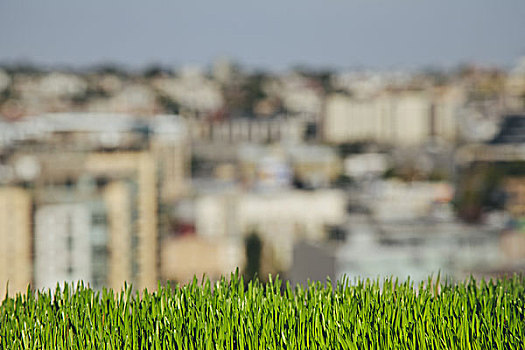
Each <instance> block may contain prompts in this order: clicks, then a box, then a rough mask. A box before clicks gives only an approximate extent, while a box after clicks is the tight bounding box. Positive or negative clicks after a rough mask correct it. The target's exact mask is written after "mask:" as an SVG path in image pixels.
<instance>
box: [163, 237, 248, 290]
mask: <svg viewBox="0 0 525 350" xmlns="http://www.w3.org/2000/svg"><path fill="white" fill-rule="evenodd" d="M161 261H162V268H161V275H162V278H163V279H165V280H171V281H176V282H181V283H186V282H189V281H191V280H192V279H193V276H197V278H199V281H200V279H201V278H202V276H203V275H204V276H206V277H208V278H210V280H212V281H214V280H218V279H220V278H221V276H225V277H227V276H229V275H230V273H231V272H234V271H235V269H236V268H239V270H240V271H242V269H243V267H244V263H245V254H244V243H243V241H242V240H231V239H230V240H228V239H221V238H215V239H213V238H212V239H210V238H205V237H195V236H193V237H181V238H168V239H166V240H164V241H163V244H162V253H161Z"/></svg>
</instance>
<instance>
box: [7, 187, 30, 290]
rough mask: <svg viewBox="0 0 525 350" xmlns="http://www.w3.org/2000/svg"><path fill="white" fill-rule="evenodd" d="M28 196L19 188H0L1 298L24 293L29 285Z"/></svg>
mask: <svg viewBox="0 0 525 350" xmlns="http://www.w3.org/2000/svg"><path fill="white" fill-rule="evenodd" d="M31 210H32V209H31V196H30V194H29V193H28V192H27V191H26V190H24V189H21V188H16V187H0V298H1V299H3V297H4V296H5V294H6V288H9V295H14V294H15V293H19V292H25V291H26V290H27V285H28V284H29V283H31V282H32V273H33V259H32V252H31V245H32V239H31V229H32V227H31V226H32V223H31Z"/></svg>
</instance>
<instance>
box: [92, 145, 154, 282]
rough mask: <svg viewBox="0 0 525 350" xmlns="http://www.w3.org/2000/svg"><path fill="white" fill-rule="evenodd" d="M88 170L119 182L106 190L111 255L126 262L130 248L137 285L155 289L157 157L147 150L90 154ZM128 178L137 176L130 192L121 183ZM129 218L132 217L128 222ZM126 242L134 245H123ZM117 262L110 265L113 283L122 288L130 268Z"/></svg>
mask: <svg viewBox="0 0 525 350" xmlns="http://www.w3.org/2000/svg"><path fill="white" fill-rule="evenodd" d="M85 169H86V171H87V172H89V173H90V174H93V175H98V176H106V177H107V178H109V179H111V178H115V181H116V182H115V183H113V182H110V184H109V186H108V188H107V189H106V193H105V198H106V202H107V205H108V213H109V215H108V225H109V236H110V237H112V238H111V239H110V242H111V244H110V251H111V254H110V255H114V257H113V259H117V256H122V257H123V259H124V261H126V259H125V257H127V254H129V253H127V251H131V254H133V255H134V258H133V259H132V261H130V262H129V263H130V264H136V271H132V274H133V275H134V278H133V281H134V286H135V287H137V288H139V289H142V288H148V289H150V290H151V289H155V288H156V286H157V278H158V263H157V251H158V245H157V239H158V232H157V183H156V175H155V174H156V167H155V162H154V159H153V158H152V156H151V155H150V154H149V153H147V152H128V153H116V154H111V153H93V154H90V155H88V157H87V159H86V163H85ZM128 177H131V178H134V179H135V181H136V189H132V190H131V191H130V190H129V189H127V188H126V185H124V184H123V183H122V182H120V181H122V180H125V179H126V178H128ZM130 186H133V185H130ZM130 192H131V193H132V195H131V196H130ZM129 204H131V208H130V205H129ZM133 207H135V208H136V209H135V210H136V220H134V219H133V218H132V215H131V213H130V210H133ZM124 212H127V213H130V216H129V217H128V216H127V215H125V214H123V213H124ZM124 215H125V216H124ZM129 218H131V220H129V221H128V219H129ZM129 228H131V230H129ZM133 233H134V235H135V239H133V236H132V235H133ZM123 242H124V243H131V244H130V245H122V243H123ZM133 261H134V262H133ZM114 263H115V264H117V265H115V266H113V267H110V271H111V272H110V278H111V279H110V284H111V287H113V288H120V286H122V284H123V283H124V281H126V280H127V281H129V280H128V278H129V275H128V273H129V269H130V267H129V266H127V267H126V266H125V265H122V262H117V261H114ZM109 265H110V266H111V263H110V264H109ZM120 273H122V275H120Z"/></svg>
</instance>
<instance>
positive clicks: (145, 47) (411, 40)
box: [0, 0, 525, 69]
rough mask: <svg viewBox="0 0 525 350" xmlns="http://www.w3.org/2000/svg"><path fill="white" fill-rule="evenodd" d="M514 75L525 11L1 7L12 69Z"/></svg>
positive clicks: (407, 5)
mask: <svg viewBox="0 0 525 350" xmlns="http://www.w3.org/2000/svg"><path fill="white" fill-rule="evenodd" d="M218 56H228V57H230V58H232V59H234V60H236V61H238V62H239V63H241V64H243V65H245V66H250V67H259V68H270V69H283V68H286V67H290V66H292V65H297V64H303V65H309V66H312V67H330V66H332V67H343V68H352V67H371V68H383V69H388V68H421V67H428V66H438V67H450V66H455V65H457V64H460V63H465V62H478V63H481V64H485V65H500V66H506V67H508V66H512V65H514V63H515V62H516V60H517V59H518V58H519V57H520V56H525V0H433V1H429V0H263V1H252V0H208V1H204V0H193V1H184V2H182V1H177V0H171V1H157V0H155V1H145V0H142V1H139V0H122V1H121V0H119V1H114V0H82V1H77V0H45V1H43V0H0V62H8V63H11V62H14V61H16V60H23V61H25V62H32V63H35V64H46V65H64V64H65V65H69V66H79V67H82V66H87V65H92V64H95V63H100V62H114V63H121V64H125V65H128V66H131V67H137V68H138V67H144V66H146V65H148V64H151V63H161V64H163V65H170V66H171V65H173V66H178V65H182V64H195V63H196V64H202V65H205V64H209V63H210V62H212V61H213V59H214V58H216V57H218Z"/></svg>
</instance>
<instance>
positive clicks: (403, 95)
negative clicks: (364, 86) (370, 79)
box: [322, 90, 462, 147]
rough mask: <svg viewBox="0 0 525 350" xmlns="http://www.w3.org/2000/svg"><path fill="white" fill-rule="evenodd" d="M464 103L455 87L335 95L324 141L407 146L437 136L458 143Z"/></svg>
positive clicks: (329, 101)
mask: <svg viewBox="0 0 525 350" xmlns="http://www.w3.org/2000/svg"><path fill="white" fill-rule="evenodd" d="M461 103H462V99H461V95H460V94H459V93H456V92H454V91H453V90H450V91H449V90H442V91H438V92H435V94H433V93H431V92H427V91H408V90H406V91H399V92H396V91H386V92H381V93H377V94H375V95H371V96H366V97H353V96H348V95H344V94H340V93H339V94H332V95H330V96H328V97H327V101H326V106H325V111H324V120H323V125H322V130H323V135H324V140H325V141H327V142H330V143H346V142H374V143H379V144H387V145H394V146H404V147H406V146H417V145H421V144H423V143H425V142H426V141H429V140H432V139H436V138H438V139H442V140H445V141H447V142H455V140H456V137H457V135H456V134H457V121H456V109H457V108H458V107H459V106H460V104H461Z"/></svg>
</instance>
